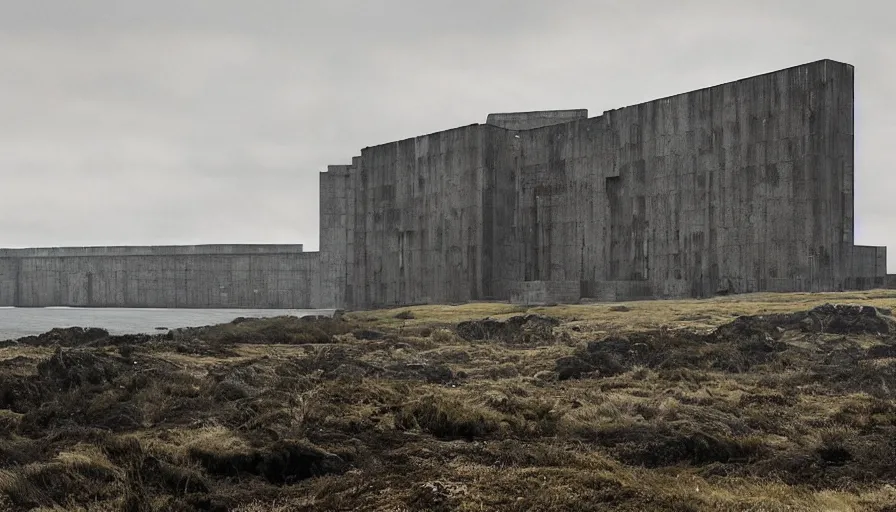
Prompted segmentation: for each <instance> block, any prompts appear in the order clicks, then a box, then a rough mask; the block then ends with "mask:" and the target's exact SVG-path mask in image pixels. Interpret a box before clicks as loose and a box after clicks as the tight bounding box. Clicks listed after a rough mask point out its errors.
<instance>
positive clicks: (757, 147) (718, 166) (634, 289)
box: [319, 60, 887, 308]
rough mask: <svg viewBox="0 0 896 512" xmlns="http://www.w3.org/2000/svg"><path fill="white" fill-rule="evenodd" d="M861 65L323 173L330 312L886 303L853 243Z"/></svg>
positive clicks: (460, 136) (710, 91) (404, 146)
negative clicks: (790, 294)
mask: <svg viewBox="0 0 896 512" xmlns="http://www.w3.org/2000/svg"><path fill="white" fill-rule="evenodd" d="M853 151H854V145H853V67H852V66H849V65H847V64H842V63H839V62H834V61H830V60H823V61H819V62H814V63H811V64H806V65H802V66H798V67H794V68H790V69H785V70H782V71H778V72H774V73H769V74H765V75H761V76H757V77H753V78H748V79H745V80H739V81H736V82H731V83H728V84H724V85H720V86H716V87H711V88H707V89H701V90H698V91H693V92H689V93H685V94H680V95H677V96H671V97H668V98H663V99H659V100H656V101H652V102H649V103H643V104H640V105H634V106H631V107H626V108H622V109H618V110H612V111H609V112H604V113H603V115H601V116H597V117H592V118H588V117H587V112H586V111H585V110H570V111H551V112H526V113H511V114H492V115H490V116H488V119H487V121H486V123H485V124H474V125H470V126H465V127H461V128H456V129H453V130H447V131H442V132H438V133H433V134H429V135H423V136H420V137H415V138H413V139H406V140H402V141H398V142H393V143H389V144H384V145H380V146H374V147H368V148H365V149H363V150H362V151H361V155H360V156H357V157H355V158H353V159H352V162H351V164H350V165H339V166H330V167H329V168H328V170H327V171H326V172H324V173H322V174H321V180H320V187H321V191H320V193H321V219H320V222H321V228H320V264H319V271H320V273H321V275H320V300H321V302H320V303H319V305H320V306H323V307H349V308H371V307H378V306H388V305H398V304H412V303H454V302H464V301H473V300H508V299H511V298H513V299H514V300H518V301H521V302H532V301H533V300H534V301H551V300H563V301H570V300H576V299H578V298H579V297H593V298H596V299H605V300H628V299H637V298H649V297H706V296H712V295H715V294H719V293H744V292H757V291H822V290H840V289H863V288H871V287H883V286H885V285H886V282H887V276H886V268H885V267H886V249H885V248H884V247H864V246H856V245H854V240H853V211H854V208H853Z"/></svg>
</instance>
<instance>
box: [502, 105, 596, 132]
mask: <svg viewBox="0 0 896 512" xmlns="http://www.w3.org/2000/svg"><path fill="white" fill-rule="evenodd" d="M587 118H588V110H587V109H584V108H583V109H575V110H541V111H535V112H507V113H501V114H489V115H488V118H486V121H485V123H486V124H489V125H492V126H497V127H500V128H506V129H508V130H533V129H535V128H542V127H545V126H551V125H555V124H562V123H568V122H570V121H576V120H578V119H587Z"/></svg>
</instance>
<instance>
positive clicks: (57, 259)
mask: <svg viewBox="0 0 896 512" xmlns="http://www.w3.org/2000/svg"><path fill="white" fill-rule="evenodd" d="M318 279H319V272H318V254H317V253H304V252H302V246H301V245H205V246H170V247H82V248H46V249H4V250H0V306H18V307H38V306H93V307H109V306H114V307H157V308H310V307H312V306H313V305H315V304H316V303H318V302H320V300H319V297H318V290H317V287H318Z"/></svg>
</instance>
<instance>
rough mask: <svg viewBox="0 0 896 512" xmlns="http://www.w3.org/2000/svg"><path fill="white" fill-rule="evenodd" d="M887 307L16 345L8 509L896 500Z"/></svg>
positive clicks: (518, 316)
mask: <svg viewBox="0 0 896 512" xmlns="http://www.w3.org/2000/svg"><path fill="white" fill-rule="evenodd" d="M826 304H827V305H826ZM847 304H853V305H856V306H846V305H847ZM893 306H896V293H894V292H884V291H879V292H868V293H849V294H846V293H843V294H776V295H767V294H762V295H747V296H733V297H724V298H718V299H713V300H706V301H653V302H632V303H628V304H626V305H624V306H622V305H608V304H583V305H574V306H556V307H543V308H522V307H515V306H510V305H506V304H471V305H463V306H425V307H413V308H405V309H399V310H391V311H374V312H364V313H349V314H346V315H344V316H342V317H341V318H338V319H296V318H275V319H266V320H238V321H235V322H233V323H230V324H225V325H219V326H212V327H205V328H196V329H182V330H177V331H172V332H171V333H169V334H167V335H158V336H142V335H141V336H109V335H108V334H107V333H105V332H104V331H102V330H96V329H66V330H56V331H52V332H50V333H47V334H45V335H41V336H37V337H30V338H23V339H21V340H19V341H17V342H7V343H5V344H3V348H0V491H2V494H0V510H2V509H6V510H44V511H48V510H97V511H100V510H110V511H111V510H127V511H155V510H159V511H162V510H174V511H177V510H212V511H217V510H221V511H223V510H233V511H244V512H250V511H251V512H255V511H258V512H261V511H275V512H276V511H287V510H391V511H403V510H432V511H449V510H469V511H474V510H477V511H478V510H511V511H513V510H519V511H524V510H551V511H580V510H632V511H636V510H637V511H641V510H680V511H691V510H694V511H698V510H707V511H709V510H712V511H716V510H753V511H760V510H761V511H777V510H782V511H783V510H789V511H793V510H807V511H809V510H811V511H816V510H870V511H896V487H894V483H896V401H894V394H896V321H894V320H893V318H892V316H891V313H890V308H892V307H893Z"/></svg>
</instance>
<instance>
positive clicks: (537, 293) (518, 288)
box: [510, 281, 581, 306]
mask: <svg viewBox="0 0 896 512" xmlns="http://www.w3.org/2000/svg"><path fill="white" fill-rule="evenodd" d="M579 299H581V283H580V282H579V281H520V282H518V283H514V284H513V285H512V286H511V288H510V302H512V303H513V304H523V305H526V306H535V305H542V306H543V305H546V304H573V303H576V302H578V301H579Z"/></svg>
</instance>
